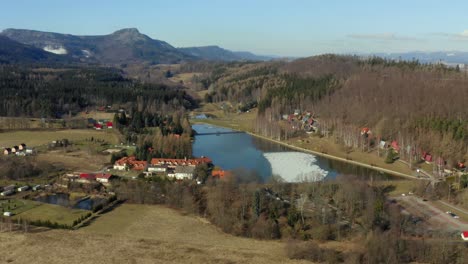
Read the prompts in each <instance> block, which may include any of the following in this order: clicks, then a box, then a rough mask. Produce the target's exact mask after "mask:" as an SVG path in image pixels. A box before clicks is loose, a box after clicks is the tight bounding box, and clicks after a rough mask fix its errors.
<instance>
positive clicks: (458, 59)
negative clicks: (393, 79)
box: [366, 51, 468, 65]
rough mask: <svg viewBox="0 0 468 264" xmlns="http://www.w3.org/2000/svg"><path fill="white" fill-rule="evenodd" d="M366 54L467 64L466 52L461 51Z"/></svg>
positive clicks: (395, 58)
mask: <svg viewBox="0 0 468 264" xmlns="http://www.w3.org/2000/svg"><path fill="white" fill-rule="evenodd" d="M366 56H378V57H382V58H387V59H392V60H405V61H411V60H418V61H419V62H421V63H438V62H440V63H445V64H449V65H450V64H452V65H455V64H468V52H463V51H434V52H422V51H415V52H402V53H375V54H371V55H366Z"/></svg>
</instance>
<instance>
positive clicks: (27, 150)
mask: <svg viewBox="0 0 468 264" xmlns="http://www.w3.org/2000/svg"><path fill="white" fill-rule="evenodd" d="M26 154H28V155H32V154H34V150H33V149H31V148H26Z"/></svg>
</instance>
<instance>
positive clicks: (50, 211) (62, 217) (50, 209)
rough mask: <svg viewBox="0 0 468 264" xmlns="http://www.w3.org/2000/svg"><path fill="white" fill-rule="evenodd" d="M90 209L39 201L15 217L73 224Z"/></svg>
mask: <svg viewBox="0 0 468 264" xmlns="http://www.w3.org/2000/svg"><path fill="white" fill-rule="evenodd" d="M87 213H89V211H86V210H80V209H70V208H66V207H63V206H59V205H53V204H46V203H38V204H37V205H36V206H35V207H33V208H31V209H29V210H27V211H25V212H22V213H20V214H17V215H15V216H14V217H13V219H16V218H21V219H27V220H30V221H34V220H41V221H46V220H49V221H50V222H52V223H54V222H56V223H58V224H66V225H72V224H73V221H75V220H76V219H78V218H80V217H81V216H84V215H86V214H87Z"/></svg>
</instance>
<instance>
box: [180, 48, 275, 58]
mask: <svg viewBox="0 0 468 264" xmlns="http://www.w3.org/2000/svg"><path fill="white" fill-rule="evenodd" d="M179 50H180V51H182V52H184V53H186V54H189V55H192V56H195V57H198V58H200V59H203V60H211V61H268V60H271V59H272V57H268V56H259V55H255V54H253V53H251V52H242V51H237V52H236V51H230V50H227V49H223V48H221V47H218V46H204V47H187V48H179Z"/></svg>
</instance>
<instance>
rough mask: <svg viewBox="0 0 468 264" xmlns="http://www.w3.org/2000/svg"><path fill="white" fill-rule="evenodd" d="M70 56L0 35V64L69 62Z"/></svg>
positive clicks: (71, 60)
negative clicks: (60, 54) (53, 52)
mask: <svg viewBox="0 0 468 264" xmlns="http://www.w3.org/2000/svg"><path fill="white" fill-rule="evenodd" d="M70 62H73V59H72V58H69V57H63V56H59V55H56V54H52V53H49V52H46V51H43V50H41V49H38V48H35V47H33V46H29V45H25V44H22V43H19V42H16V41H14V40H11V39H9V38H7V37H5V36H1V35H0V64H12V63H49V64H52V63H70Z"/></svg>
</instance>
